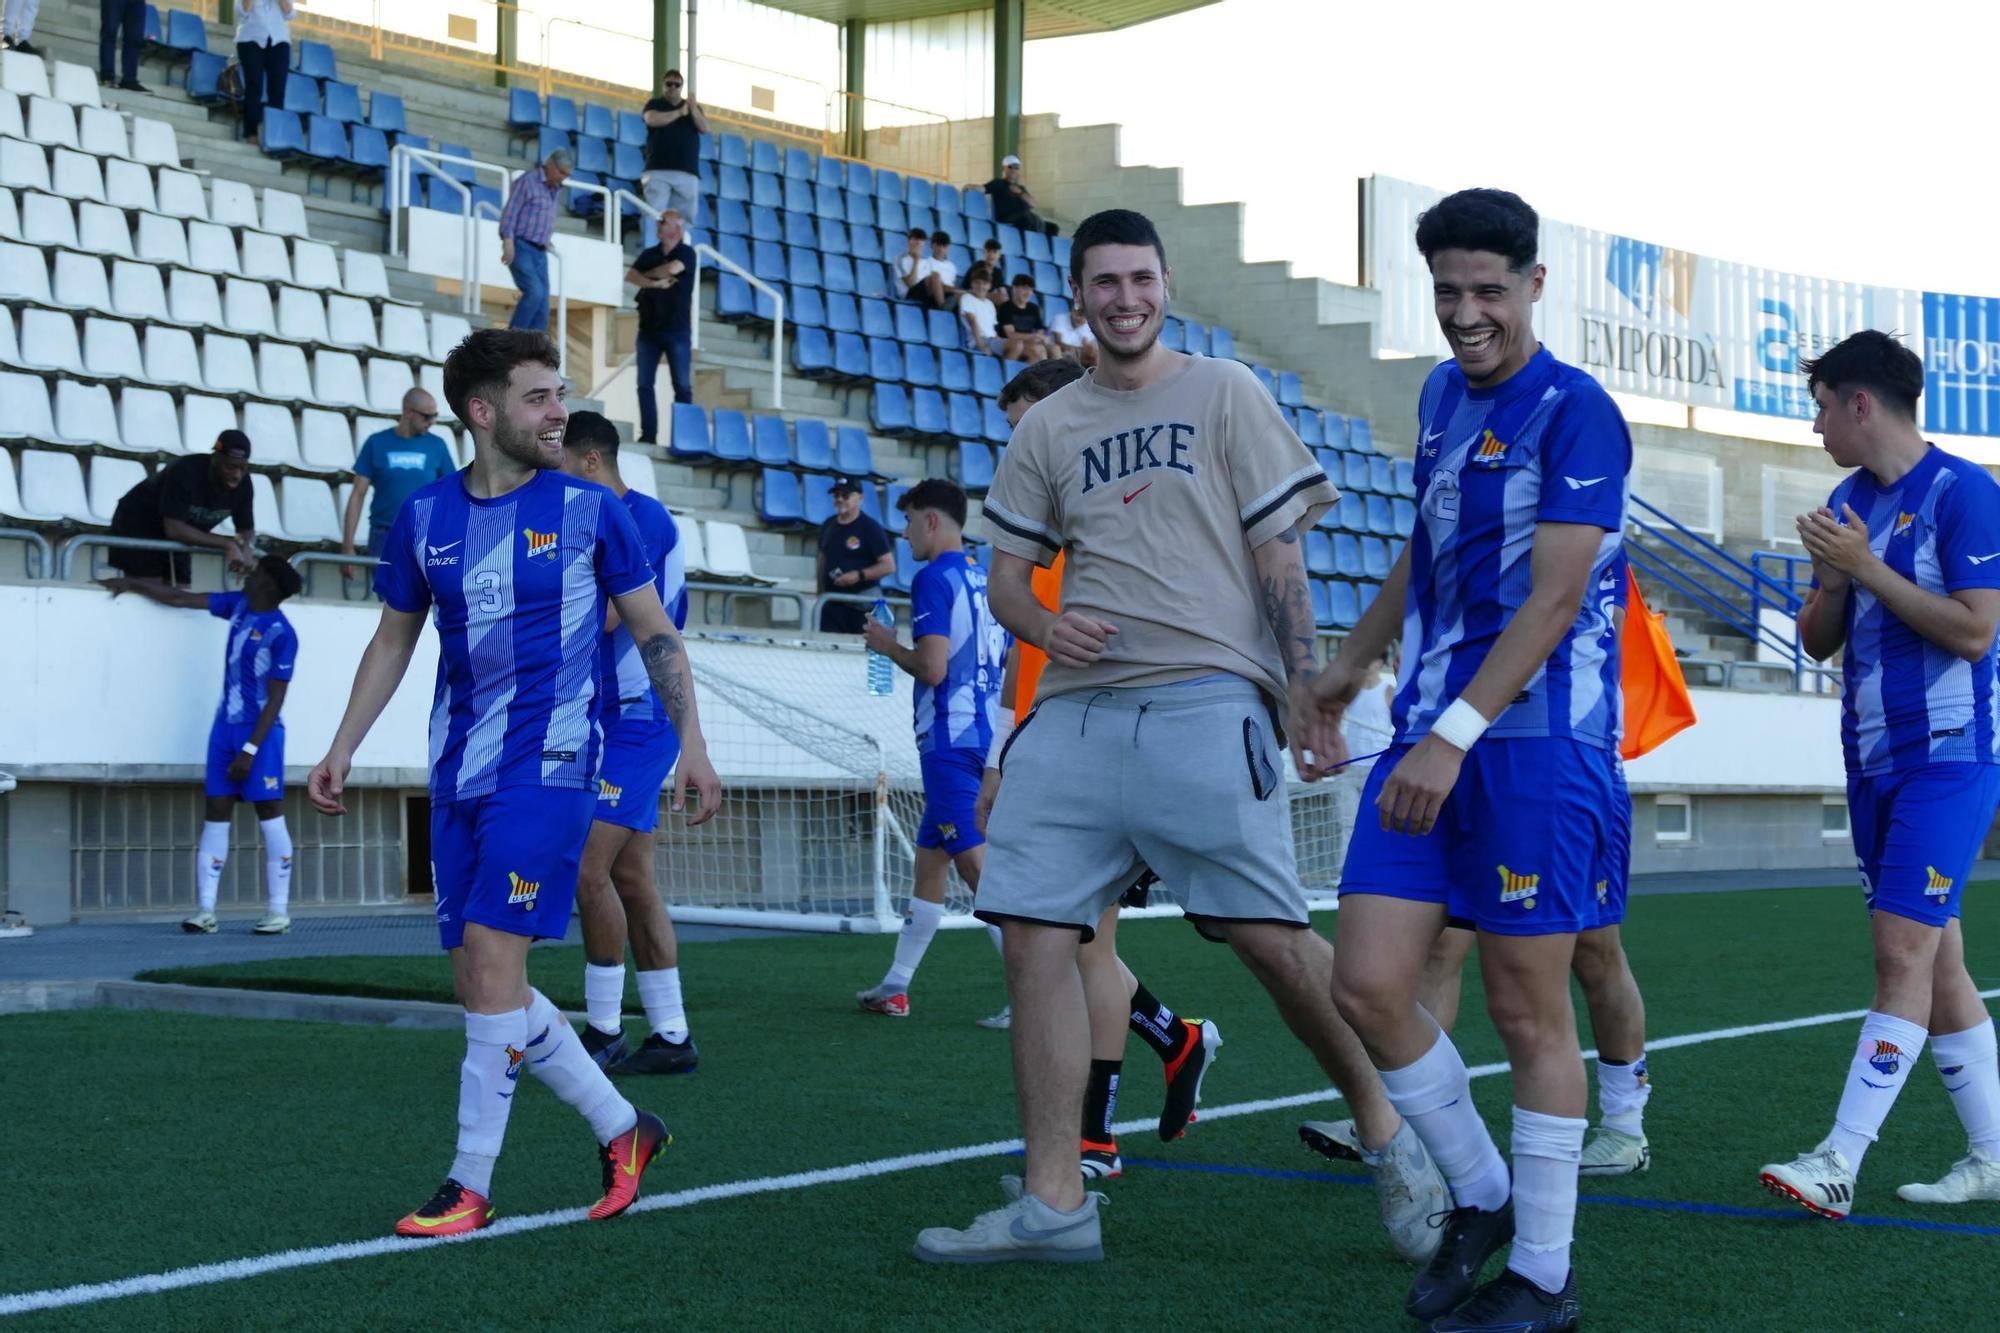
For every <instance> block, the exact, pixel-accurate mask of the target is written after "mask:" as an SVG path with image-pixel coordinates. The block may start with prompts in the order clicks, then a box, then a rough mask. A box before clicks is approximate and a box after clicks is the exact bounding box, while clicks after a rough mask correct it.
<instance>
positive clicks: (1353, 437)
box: [1347, 417, 1375, 454]
mask: <svg viewBox="0 0 2000 1333" xmlns="http://www.w3.org/2000/svg"><path fill="white" fill-rule="evenodd" d="M1347 447H1348V448H1350V449H1358V450H1360V451H1361V452H1362V453H1364V454H1369V453H1373V452H1375V431H1374V430H1373V428H1371V427H1370V426H1369V424H1368V420H1367V418H1365V417H1350V418H1349V419H1348V422H1347Z"/></svg>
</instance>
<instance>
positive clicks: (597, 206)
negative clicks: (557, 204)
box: [563, 171, 604, 218]
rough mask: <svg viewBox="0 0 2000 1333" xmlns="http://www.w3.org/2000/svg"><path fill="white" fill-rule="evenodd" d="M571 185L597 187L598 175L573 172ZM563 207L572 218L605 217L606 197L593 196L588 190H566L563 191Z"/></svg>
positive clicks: (588, 172)
mask: <svg viewBox="0 0 2000 1333" xmlns="http://www.w3.org/2000/svg"><path fill="white" fill-rule="evenodd" d="M569 183H570V184H571V185H572V186H577V185H595V184H597V174H596V173H595V172H591V171H575V172H571V173H570V178H569ZM563 207H565V208H567V209H568V210H569V211H570V216H572V217H579V218H595V217H602V216H603V215H604V196H603V195H600V194H592V193H590V192H589V191H586V190H578V189H569V190H565V191H563Z"/></svg>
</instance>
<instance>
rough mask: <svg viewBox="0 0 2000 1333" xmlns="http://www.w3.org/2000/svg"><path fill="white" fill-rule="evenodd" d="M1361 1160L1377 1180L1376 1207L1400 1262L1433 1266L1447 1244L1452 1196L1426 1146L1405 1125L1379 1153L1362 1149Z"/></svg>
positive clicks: (1414, 1131)
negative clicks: (1445, 1225) (1442, 1243)
mask: <svg viewBox="0 0 2000 1333" xmlns="http://www.w3.org/2000/svg"><path fill="white" fill-rule="evenodd" d="M1361 1160H1362V1162H1363V1164H1364V1165H1366V1166H1367V1167H1368V1169H1369V1171H1370V1173H1372V1174H1373V1175H1374V1177H1375V1207H1376V1210H1377V1212H1378V1213H1379V1215H1380V1216H1381V1218H1382V1228H1383V1230H1385V1231H1387V1232H1388V1233H1389V1243H1390V1244H1391V1245H1392V1246H1394V1247H1395V1250H1396V1257H1397V1258H1398V1259H1401V1260H1402V1261H1403V1262H1404V1263H1410V1264H1425V1263H1429V1262H1430V1259H1431V1256H1432V1255H1434V1254H1436V1253H1437V1249H1438V1243H1439V1242H1440V1241H1442V1240H1443V1239H1444V1231H1443V1229H1442V1224H1443V1222H1444V1219H1445V1216H1446V1215H1447V1214H1448V1213H1450V1212H1451V1190H1450V1189H1449V1188H1447V1187H1446V1185H1445V1183H1444V1176H1443V1175H1442V1174H1441V1173H1440V1172H1439V1171H1438V1169H1437V1165H1436V1164H1435V1163H1434V1162H1432V1161H1431V1155H1430V1154H1429V1153H1428V1152H1426V1151H1424V1143H1423V1140H1422V1139H1420V1138H1418V1137H1417V1131H1416V1130H1414V1129H1412V1128H1410V1122H1409V1121H1407V1120H1405V1121H1404V1122H1403V1127H1402V1128H1401V1129H1399V1130H1397V1131H1396V1137H1395V1138H1393V1139H1390V1140H1389V1141H1388V1142H1387V1143H1386V1144H1384V1145H1383V1146H1382V1151H1381V1152H1369V1151H1368V1150H1367V1149H1365V1148H1364V1149H1362V1152H1361Z"/></svg>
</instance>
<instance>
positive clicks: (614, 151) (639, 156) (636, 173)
mask: <svg viewBox="0 0 2000 1333" xmlns="http://www.w3.org/2000/svg"><path fill="white" fill-rule="evenodd" d="M611 169H612V170H613V171H615V172H617V173H618V174H619V175H620V176H623V177H624V178H625V179H626V180H628V181H636V180H638V179H639V177H641V176H643V175H645V174H646V154H645V151H644V150H643V149H641V148H639V147H637V146H636V145H633V144H629V143H626V142H625V141H624V140H623V139H615V140H613V141H612V142H611Z"/></svg>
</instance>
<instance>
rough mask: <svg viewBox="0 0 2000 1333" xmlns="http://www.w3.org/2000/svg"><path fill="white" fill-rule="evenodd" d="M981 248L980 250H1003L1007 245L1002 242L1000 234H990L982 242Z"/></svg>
mask: <svg viewBox="0 0 2000 1333" xmlns="http://www.w3.org/2000/svg"><path fill="white" fill-rule="evenodd" d="M979 248H980V250H982V251H985V250H1001V249H1004V248H1005V247H1004V246H1002V245H1001V244H1000V238H999V237H998V236H988V237H987V238H986V239H985V241H983V242H982V243H981V244H980V246H979Z"/></svg>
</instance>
